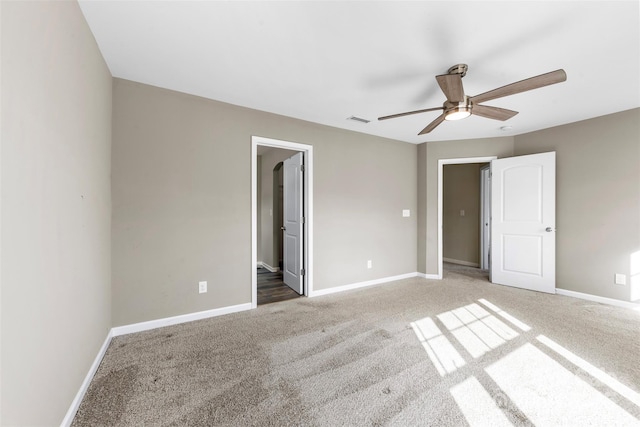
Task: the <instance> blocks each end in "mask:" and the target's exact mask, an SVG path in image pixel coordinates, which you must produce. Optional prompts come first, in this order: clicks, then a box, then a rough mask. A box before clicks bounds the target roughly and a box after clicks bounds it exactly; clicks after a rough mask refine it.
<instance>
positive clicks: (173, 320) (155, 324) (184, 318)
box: [111, 302, 251, 337]
mask: <svg viewBox="0 0 640 427" xmlns="http://www.w3.org/2000/svg"><path fill="white" fill-rule="evenodd" d="M245 310H251V303H250V302H248V303H245V304H238V305H232V306H229V307H222V308H214V309H212V310H206V311H198V312H196V313H189V314H182V315H180V316H174V317H165V318H164V319H156V320H150V321H148V322H140V323H133V324H131V325H125V326H116V327H115V328H112V329H111V335H112V336H114V337H117V336H120V335H126V334H132V333H134V332H142V331H148V330H150V329H155V328H162V327H164V326H171V325H177V324H179V323H185V322H192V321H194V320H200V319H207V318H209V317H216V316H222V315H224V314H231V313H237V312H239V311H245Z"/></svg>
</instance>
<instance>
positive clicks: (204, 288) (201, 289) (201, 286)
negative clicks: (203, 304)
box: [198, 282, 207, 294]
mask: <svg viewBox="0 0 640 427" xmlns="http://www.w3.org/2000/svg"><path fill="white" fill-rule="evenodd" d="M198 292H199V293H201V294H206V293H207V282H198Z"/></svg>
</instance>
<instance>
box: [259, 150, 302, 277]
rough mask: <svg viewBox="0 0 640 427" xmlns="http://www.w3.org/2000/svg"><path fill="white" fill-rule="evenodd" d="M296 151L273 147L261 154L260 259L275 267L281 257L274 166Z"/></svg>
mask: <svg viewBox="0 0 640 427" xmlns="http://www.w3.org/2000/svg"><path fill="white" fill-rule="evenodd" d="M296 153H297V151H291V150H282V149H277V148H272V149H270V150H268V151H266V152H265V153H264V154H263V155H261V156H260V157H261V162H260V163H261V165H262V166H261V168H262V171H261V173H260V174H259V176H260V182H261V189H260V192H259V193H258V194H260V196H261V197H260V200H261V202H260V205H261V209H259V210H258V212H260V213H259V215H260V216H259V218H260V221H259V222H260V224H261V226H260V231H259V233H258V261H263V262H265V263H267V264H268V265H269V266H271V267H274V268H277V267H278V262H279V260H278V258H279V257H278V256H277V255H276V254H275V253H274V243H275V242H274V238H273V236H274V233H273V221H274V217H275V216H276V215H277V214H278V212H277V210H276V209H274V205H273V197H274V193H273V192H274V187H273V168H275V167H276V165H277V164H278V163H280V162H282V161H284V160H285V159H288V158H289V157H291V156H293V155H294V154H296Z"/></svg>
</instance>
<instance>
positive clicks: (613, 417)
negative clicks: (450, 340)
mask: <svg viewBox="0 0 640 427" xmlns="http://www.w3.org/2000/svg"><path fill="white" fill-rule="evenodd" d="M485 372H486V373H487V374H489V376H490V377H491V378H492V379H493V381H495V382H496V384H497V385H498V386H499V387H500V388H501V389H502V390H503V391H504V392H505V393H506V394H507V395H508V396H509V398H510V399H511V400H512V401H513V402H514V403H515V404H516V405H517V406H518V408H519V409H520V410H521V411H522V412H523V413H524V414H525V415H526V416H527V418H529V420H531V422H532V423H534V424H535V425H549V424H550V423H551V424H554V425H601V426H604V425H621V426H622V425H625V426H627V425H638V420H637V419H636V418H634V417H633V416H632V415H630V414H629V413H628V412H626V411H625V410H624V409H622V408H621V407H619V406H618V405H616V404H615V403H614V402H612V401H611V400H610V399H608V398H607V397H606V396H605V395H603V394H602V393H600V392H599V391H598V390H596V389H595V388H593V387H591V386H590V385H589V384H587V383H586V382H585V381H584V380H583V379H582V378H580V377H578V376H576V375H574V374H573V373H571V372H569V371H568V370H567V369H565V368H564V367H563V366H562V365H560V364H559V363H558V362H556V361H555V360H553V359H552V358H551V357H549V356H547V355H546V354H545V353H543V352H542V351H541V350H539V349H538V348H537V347H535V346H534V345H532V344H531V343H526V344H524V345H523V346H522V347H520V348H518V349H517V350H514V351H512V352H511V353H509V354H508V355H507V356H505V357H503V358H502V359H500V360H499V361H497V362H495V363H493V364H492V365H490V366H488V367H486V368H485Z"/></svg>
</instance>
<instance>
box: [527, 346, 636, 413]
mask: <svg viewBox="0 0 640 427" xmlns="http://www.w3.org/2000/svg"><path fill="white" fill-rule="evenodd" d="M536 339H537V340H538V341H540V342H541V343H542V344H544V345H546V346H547V347H549V348H550V349H551V350H553V351H555V352H556V353H558V354H559V355H560V356H562V357H564V358H565V359H567V360H568V361H569V362H571V363H573V364H574V365H575V366H577V367H578V368H580V369H582V370H584V371H586V372H587V373H588V374H589V375H591V376H593V377H594V378H596V379H597V380H598V381H600V382H602V383H603V384H605V385H606V386H607V387H609V388H611V390H613V391H615V392H616V393H618V394H620V395H621V396H623V397H625V398H626V399H627V400H629V401H630V402H633V403H634V404H635V405H636V406H638V407H640V394H639V393H637V392H635V391H634V390H632V389H631V388H629V387H627V386H626V385H624V384H622V383H621V382H620V381H618V380H617V379H615V378H613V377H612V376H611V375H609V374H607V373H606V372H604V371H603V370H601V369H598V368H596V367H595V366H593V365H592V364H591V363H589V362H587V361H586V360H584V359H583V358H581V357H579V356H577V355H575V354H573V353H572V352H571V351H569V350H567V349H566V348H564V347H563V346H561V345H560V344H558V343H557V342H555V341H553V340H552V339H550V338H547V337H545V336H544V335H538V337H536Z"/></svg>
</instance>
